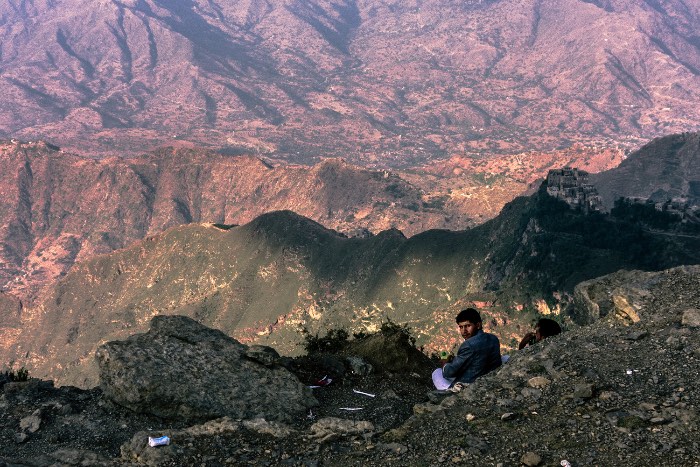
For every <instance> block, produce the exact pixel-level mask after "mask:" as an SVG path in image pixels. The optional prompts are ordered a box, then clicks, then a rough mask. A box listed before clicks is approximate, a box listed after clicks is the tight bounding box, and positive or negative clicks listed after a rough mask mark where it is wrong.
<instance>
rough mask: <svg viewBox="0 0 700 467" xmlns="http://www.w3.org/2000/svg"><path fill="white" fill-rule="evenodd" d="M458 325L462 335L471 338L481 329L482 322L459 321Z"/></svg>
mask: <svg viewBox="0 0 700 467" xmlns="http://www.w3.org/2000/svg"><path fill="white" fill-rule="evenodd" d="M457 327H458V328H459V333H460V334H461V335H462V337H464V338H465V339H469V338H470V337H472V336H474V334H476V332H477V331H478V330H479V329H481V323H472V322H471V321H462V322H459V323H457Z"/></svg>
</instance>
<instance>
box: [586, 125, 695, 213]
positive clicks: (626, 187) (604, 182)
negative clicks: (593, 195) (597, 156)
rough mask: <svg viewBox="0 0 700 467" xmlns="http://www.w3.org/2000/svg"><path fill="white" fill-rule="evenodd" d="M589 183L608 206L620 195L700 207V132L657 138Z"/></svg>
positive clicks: (596, 175)
mask: <svg viewBox="0 0 700 467" xmlns="http://www.w3.org/2000/svg"><path fill="white" fill-rule="evenodd" d="M590 180H591V183H593V184H594V185H595V186H596V188H598V192H599V193H600V195H601V196H602V197H603V201H604V203H605V204H606V205H607V206H608V207H612V205H613V203H614V202H615V200H617V199H618V198H620V197H621V196H622V197H640V198H651V199H652V200H654V201H656V202H664V201H667V200H669V199H671V198H679V197H680V198H687V199H688V202H689V203H690V204H691V205H693V204H695V205H700V133H684V134H681V135H671V136H667V137H664V138H658V139H656V140H654V141H652V142H650V143H649V144H647V145H645V146H644V147H642V148H641V149H640V150H639V151H636V152H635V153H634V157H629V158H628V159H626V160H625V161H623V162H622V163H621V164H620V166H619V167H617V168H615V169H614V170H609V171H605V172H601V173H598V174H593V175H591V178H590Z"/></svg>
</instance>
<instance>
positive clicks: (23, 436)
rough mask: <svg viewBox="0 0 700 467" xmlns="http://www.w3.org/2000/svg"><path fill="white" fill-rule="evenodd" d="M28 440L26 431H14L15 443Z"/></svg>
mask: <svg viewBox="0 0 700 467" xmlns="http://www.w3.org/2000/svg"><path fill="white" fill-rule="evenodd" d="M28 440H29V435H28V434H27V433H16V434H15V443H17V444H22V443H26V442H27V441H28Z"/></svg>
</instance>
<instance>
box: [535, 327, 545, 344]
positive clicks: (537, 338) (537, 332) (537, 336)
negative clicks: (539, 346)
mask: <svg viewBox="0 0 700 467" xmlns="http://www.w3.org/2000/svg"><path fill="white" fill-rule="evenodd" d="M542 339H543V337H542V334H541V333H540V327H539V326H535V341H536V342H539V341H541V340H542Z"/></svg>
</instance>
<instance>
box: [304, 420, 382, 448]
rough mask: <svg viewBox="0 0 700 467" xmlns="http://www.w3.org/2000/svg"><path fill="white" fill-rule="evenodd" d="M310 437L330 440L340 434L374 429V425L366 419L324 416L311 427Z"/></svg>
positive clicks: (353, 433)
mask: <svg viewBox="0 0 700 467" xmlns="http://www.w3.org/2000/svg"><path fill="white" fill-rule="evenodd" d="M309 430H310V431H311V433H310V435H309V437H310V438H312V439H315V440H317V441H318V442H319V443H322V442H325V441H330V440H331V439H335V438H337V437H340V436H353V435H361V434H364V433H370V432H372V431H374V425H372V424H371V423H370V422H368V421H364V420H359V421H357V420H346V419H344V418H336V417H326V418H322V419H320V420H319V421H317V422H316V423H314V424H313V425H311V428H309Z"/></svg>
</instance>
